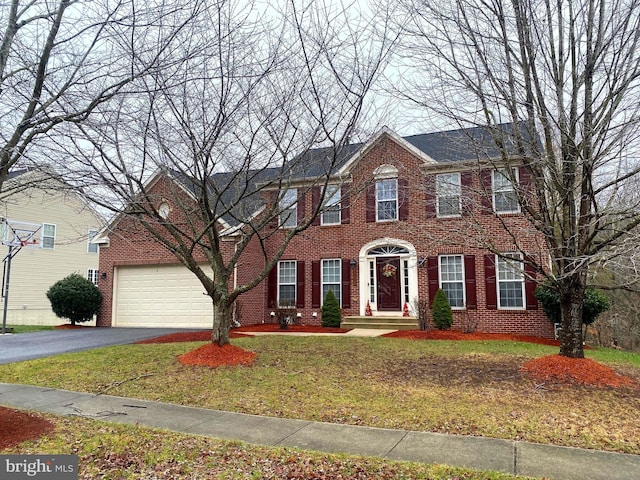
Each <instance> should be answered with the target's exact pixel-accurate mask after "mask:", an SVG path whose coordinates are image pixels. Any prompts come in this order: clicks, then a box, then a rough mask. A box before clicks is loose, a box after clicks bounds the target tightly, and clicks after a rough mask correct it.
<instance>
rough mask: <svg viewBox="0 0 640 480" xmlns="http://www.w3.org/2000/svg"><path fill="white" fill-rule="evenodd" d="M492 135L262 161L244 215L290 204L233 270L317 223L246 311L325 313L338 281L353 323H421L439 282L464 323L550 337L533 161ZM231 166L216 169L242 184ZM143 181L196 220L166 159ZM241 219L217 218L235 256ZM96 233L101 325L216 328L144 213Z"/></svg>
mask: <svg viewBox="0 0 640 480" xmlns="http://www.w3.org/2000/svg"><path fill="white" fill-rule="evenodd" d="M510 128H511V127H510V126H509V125H505V126H503V130H504V131H503V132H501V133H502V134H508V133H509V130H510ZM506 136H508V135H505V137H506ZM492 145H494V143H493V140H492V137H491V135H490V134H489V132H488V131H487V130H485V129H482V128H471V129H460V130H454V131H447V132H438V133H430V134H423V135H414V136H409V137H404V138H401V137H399V136H398V135H396V134H395V133H394V132H392V131H390V130H389V129H386V128H384V129H383V130H382V131H380V132H379V133H378V134H376V135H374V136H373V137H372V138H371V139H370V140H369V141H367V142H365V143H360V144H349V145H347V146H345V147H344V148H343V149H342V150H341V151H340V152H339V155H338V157H337V161H334V162H332V163H331V165H330V172H327V165H328V164H329V163H330V160H331V154H330V153H331V152H330V151H329V150H325V149H322V148H320V149H315V150H311V151H308V152H306V153H305V154H303V155H301V156H299V157H298V158H297V159H296V161H295V164H292V166H291V168H290V169H289V170H287V171H288V172H289V178H287V181H286V183H278V184H269V183H268V180H269V179H270V176H271V177H272V176H273V175H281V172H282V170H281V169H277V170H273V171H271V170H269V169H265V170H263V171H261V172H260V174H259V175H256V178H254V179H253V185H254V187H255V188H256V192H257V193H256V195H253V196H247V197H245V200H244V202H243V205H237V206H235V207H234V208H242V209H245V210H247V211H253V216H248V217H247V218H249V217H250V218H259V217H260V215H261V214H263V213H264V212H265V210H266V209H267V208H268V207H269V206H270V205H271V206H272V205H273V203H274V202H277V203H279V204H280V205H281V206H282V207H283V208H282V209H281V210H280V211H279V213H278V215H277V216H275V217H274V218H273V221H271V222H269V223H266V224H264V225H263V229H264V230H268V231H269V233H268V234H265V235H261V236H260V241H257V240H255V241H254V242H253V244H252V246H250V247H249V248H246V249H245V250H244V251H243V253H242V255H241V257H240V259H239V261H238V262H237V265H236V269H235V272H234V276H233V279H232V280H231V282H233V284H234V285H238V284H242V283H243V282H248V281H250V279H251V278H252V277H253V276H254V275H255V272H257V271H260V270H261V269H263V268H264V267H265V264H266V263H265V262H267V261H268V260H269V259H270V258H273V255H274V254H275V253H276V252H277V250H278V248H279V247H281V245H282V242H283V238H284V236H285V235H286V233H287V231H288V230H289V229H291V228H293V227H295V226H296V225H299V224H301V223H303V222H305V220H307V221H308V220H312V223H311V225H310V226H309V227H308V228H307V229H306V230H304V231H303V232H302V233H300V234H299V235H296V236H295V237H294V238H293V239H292V240H291V242H290V243H289V244H288V246H287V247H286V250H285V251H284V253H283V254H282V256H281V258H280V259H279V261H278V262H277V264H275V266H274V268H273V269H271V270H270V273H269V274H268V275H267V276H266V278H265V279H264V281H261V282H260V283H259V284H258V285H257V286H256V287H255V288H252V289H251V290H249V291H247V292H245V293H242V294H241V295H240V296H239V297H238V300H237V302H236V312H235V313H236V319H237V320H238V321H239V322H240V323H242V324H245V325H247V324H257V323H265V322H266V323H269V322H276V321H277V319H276V318H275V317H276V316H277V312H279V311H280V310H281V309H283V308H290V309H291V310H292V311H293V312H294V316H295V318H296V321H297V322H299V323H302V324H319V323H320V308H321V306H322V301H323V299H324V297H325V295H326V293H327V292H328V291H329V290H332V291H333V293H334V294H335V296H336V298H337V299H338V302H339V303H340V306H341V308H342V314H343V324H344V325H345V326H348V325H359V326H367V325H374V324H385V322H386V323H391V322H394V321H395V322H401V321H402V322H405V323H406V322H409V324H412V325H413V326H414V327H417V320H416V317H417V316H418V313H419V312H420V311H421V309H424V307H428V306H429V305H430V302H431V301H432V299H433V297H434V295H435V292H436V291H437V289H438V288H442V289H443V290H444V292H445V293H446V295H447V297H448V299H449V302H450V304H451V306H452V309H453V312H454V328H459V329H477V330H480V331H486V332H505V333H506V332H508V333H518V334H527V335H536V336H543V337H551V336H553V327H552V325H551V323H550V322H549V320H548V319H547V318H546V317H545V316H544V314H543V312H542V310H541V309H540V308H538V303H537V301H536V299H535V297H534V295H533V292H534V289H535V272H534V270H533V269H532V268H530V267H529V264H530V263H529V262H528V261H527V259H536V261H537V262H540V260H541V259H542V260H544V259H545V258H546V253H545V248H544V244H543V242H542V241H541V239H540V236H539V235H538V234H537V233H536V231H535V229H534V228H533V227H532V225H531V224H530V223H529V221H528V220H527V219H526V218H525V215H523V213H522V212H521V205H520V202H521V201H522V200H523V199H524V200H526V199H527V198H528V195H529V191H528V187H529V179H530V177H529V173H528V171H527V170H526V169H525V168H523V167H521V166H519V164H518V161H517V157H515V156H514V157H513V158H510V159H501V158H500V157H499V155H498V150H497V149H496V148H495V147H492ZM507 160H508V163H507ZM225 175H227V176H225ZM228 175H229V174H217V178H214V179H213V180H212V181H214V182H218V183H220V182H231V180H230V177H229V176H228ZM260 185H262V186H263V187H264V188H262V189H261V190H260V189H259V186H260ZM265 185H266V186H265ZM276 185H277V186H276ZM325 189H326V190H325ZM146 190H147V191H148V192H153V194H154V197H153V198H155V199H156V201H157V205H156V208H157V211H158V213H159V215H160V216H161V217H162V218H163V219H165V220H166V222H167V223H168V224H172V225H176V224H179V223H185V222H188V220H189V219H188V214H187V213H185V212H186V210H185V209H184V208H181V207H180V206H178V205H177V204H176V200H175V198H176V196H175V192H176V191H179V192H181V194H182V195H183V197H184V198H188V197H189V195H190V192H192V191H193V187H192V186H190V183H189V180H188V179H186V178H185V177H184V176H183V175H178V174H172V173H171V172H168V171H165V170H163V171H159V172H157V174H156V175H154V177H153V178H152V179H151V180H149V182H148V183H147V185H146ZM323 191H325V192H326V193H325V195H322V194H321V193H322V192H323ZM321 198H323V199H324V200H323V201H322V205H323V207H322V208H320V209H319V206H318V204H319V203H320V202H321ZM519 200H520V201H519ZM187 201H188V200H187ZM319 210H320V214H319V215H317V216H316V217H313V213H314V212H317V211H319ZM237 218H239V216H237V215H235V216H234V215H226V216H225V215H222V216H220V218H218V224H219V225H218V228H219V231H221V232H226V233H223V235H222V237H221V238H222V242H221V249H222V250H223V251H226V255H231V254H232V253H233V252H234V245H235V242H238V241H239V238H240V237H241V236H242V232H243V229H246V228H248V227H247V225H242V224H241V223H240V222H238V221H237ZM97 241H98V242H99V243H100V245H101V247H100V272H101V279H100V282H99V286H100V288H101V290H102V293H103V298H104V300H103V305H102V310H101V312H100V315H99V318H98V325H103V326H109V325H111V326H123V325H129V326H160V325H161V326H175V327H204V328H206V327H211V324H212V320H211V317H212V306H211V301H210V298H209V297H207V296H206V295H203V287H202V285H201V284H200V282H199V281H198V279H197V278H196V276H195V275H193V274H192V273H191V272H190V271H188V270H187V269H186V268H185V267H184V266H183V265H182V264H180V263H179V262H178V261H177V259H176V256H175V255H174V254H173V253H172V252H171V251H170V250H169V249H168V248H166V246H163V245H162V244H161V243H159V242H158V241H157V240H156V239H155V237H154V236H153V235H151V234H150V233H148V232H147V231H146V230H145V229H143V228H141V227H140V225H139V223H138V221H137V220H136V218H135V217H132V216H124V215H122V216H120V217H117V218H116V219H115V220H114V221H113V222H112V223H111V224H110V225H109V226H108V228H107V229H105V230H104V231H103V232H102V233H101V234H100V236H99V239H98V240H97ZM407 315H408V318H407ZM392 328H393V327H392Z"/></svg>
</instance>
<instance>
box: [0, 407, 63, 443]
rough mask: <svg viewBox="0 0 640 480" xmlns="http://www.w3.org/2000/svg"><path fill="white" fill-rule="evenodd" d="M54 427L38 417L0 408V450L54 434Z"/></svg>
mask: <svg viewBox="0 0 640 480" xmlns="http://www.w3.org/2000/svg"><path fill="white" fill-rule="evenodd" d="M54 428H55V427H54V425H53V423H51V422H50V421H49V420H46V419H44V418H42V417H40V416H38V415H33V414H31V413H27V412H21V411H19V410H13V409H12V408H6V407H0V450H3V449H5V448H10V447H13V446H14V445H18V444H19V443H22V442H24V441H26V440H35V439H36V438H39V437H41V436H42V435H46V434H48V433H51V432H53V430H54Z"/></svg>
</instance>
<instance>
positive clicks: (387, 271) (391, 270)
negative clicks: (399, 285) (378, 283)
mask: <svg viewBox="0 0 640 480" xmlns="http://www.w3.org/2000/svg"><path fill="white" fill-rule="evenodd" d="M396 270H398V267H396V266H394V265H391V264H389V263H387V264H386V265H385V266H384V267H382V275H384V276H385V277H387V278H391V277H395V275H396Z"/></svg>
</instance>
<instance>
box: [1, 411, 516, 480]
mask: <svg viewBox="0 0 640 480" xmlns="http://www.w3.org/2000/svg"><path fill="white" fill-rule="evenodd" d="M46 417H47V419H48V420H49V421H51V422H53V423H54V424H55V426H56V431H55V433H54V434H53V435H48V436H46V437H42V438H41V439H39V440H37V441H33V442H27V443H22V444H20V445H19V446H17V447H13V448H10V449H6V450H3V451H2V453H3V454H11V453H15V454H18V453H19V454H36V453H37V454H46V453H56V454H74V455H78V457H79V470H80V471H79V472H78V478H79V479H81V480H85V479H86V480H93V479H96V478H107V479H125V478H126V479H130V480H149V479H204V478H207V479H213V478H215V479H238V480H244V479H250V478H254V479H274V480H275V479H282V478H298V479H302V478H314V479H336V478H342V479H354V480H355V479H370V478H376V479H381V480H385V479H387V480H392V479H393V480H396V479H416V480H420V479H425V480H426V479H431V480H440V479H442V480H445V479H447V480H451V479H460V480H462V479H467V480H509V479H521V480H525V477H519V476H518V477H515V476H511V475H507V474H503V473H495V472H478V471H473V470H469V469H463V468H453V467H447V466H445V465H426V464H419V463H411V462H395V461H389V460H384V459H381V458H372V457H361V456H349V455H332V454H321V453H314V452H306V451H303V450H298V449H293V448H267V447H259V446H252V445H248V444H244V443H241V442H229V441H223V440H216V439H212V438H207V437H201V436H194V435H183V434H178V433H173V432H167V431H162V430H153V429H148V428H141V427H137V426H129V425H118V424H112V423H103V422H98V421H91V420H87V419H81V418H70V417H66V418H61V417H55V416H53V415H47V416H46Z"/></svg>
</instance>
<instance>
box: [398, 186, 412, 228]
mask: <svg viewBox="0 0 640 480" xmlns="http://www.w3.org/2000/svg"><path fill="white" fill-rule="evenodd" d="M408 219H409V181H408V180H407V179H406V178H399V179H398V220H408Z"/></svg>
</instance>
